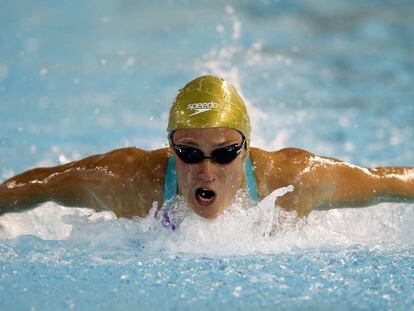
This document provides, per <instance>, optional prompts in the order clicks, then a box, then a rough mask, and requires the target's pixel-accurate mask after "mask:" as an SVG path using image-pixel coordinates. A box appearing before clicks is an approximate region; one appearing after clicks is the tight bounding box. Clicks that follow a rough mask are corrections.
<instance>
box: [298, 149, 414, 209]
mask: <svg viewBox="0 0 414 311" xmlns="http://www.w3.org/2000/svg"><path fill="white" fill-rule="evenodd" d="M307 170H308V171H309V172H308V173H305V174H304V175H306V176H305V177H304V178H303V179H302V182H303V189H300V187H301V186H300V183H299V191H302V194H303V200H304V201H305V202H304V203H305V204H303V206H304V207H305V208H306V209H307V211H306V212H305V213H304V214H306V213H308V212H310V210H311V209H330V208H338V207H363V206H368V205H371V204H374V203H378V202H387V201H393V202H414V168H410V167H378V168H370V169H366V168H361V167H358V166H354V165H351V164H348V163H345V162H342V161H339V160H336V159H331V158H322V157H316V156H313V157H311V158H310V161H309V166H308V168H307Z"/></svg>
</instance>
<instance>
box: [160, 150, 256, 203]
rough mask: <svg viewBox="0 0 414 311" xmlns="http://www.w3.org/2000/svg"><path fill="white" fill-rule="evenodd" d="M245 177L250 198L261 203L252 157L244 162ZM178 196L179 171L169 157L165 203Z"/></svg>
mask: <svg viewBox="0 0 414 311" xmlns="http://www.w3.org/2000/svg"><path fill="white" fill-rule="evenodd" d="M244 176H245V184H246V189H247V192H248V193H249V195H250V198H251V199H252V200H253V201H254V202H255V203H258V202H259V196H258V194H257V187H256V177H255V175H254V170H253V164H252V161H251V159H250V157H247V159H246V161H244ZM176 195H177V170H176V168H175V158H174V157H173V156H172V155H168V162H167V170H166V173H165V180H164V202H167V201H168V200H171V199H173V198H175V196H176Z"/></svg>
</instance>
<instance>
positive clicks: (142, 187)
mask: <svg viewBox="0 0 414 311" xmlns="http://www.w3.org/2000/svg"><path fill="white" fill-rule="evenodd" d="M174 142H175V143H176V144H183V145H187V146H192V147H196V148H199V149H201V150H202V151H203V152H204V154H205V155H206V156H207V155H210V154H211V152H212V150H214V149H216V148H218V147H222V146H227V145H231V144H234V143H240V142H241V135H240V134H239V132H237V131H235V130H232V129H227V128H214V129H200V130H180V131H177V132H176V134H175V135H174ZM246 152H247V151H246V150H243V151H242V154H240V155H239V156H238V157H237V158H236V159H235V160H234V161H233V162H231V163H229V164H226V165H219V164H217V163H213V162H212V161H210V160H204V161H203V162H201V163H199V164H186V163H183V162H182V161H181V160H180V159H178V158H177V178H178V188H179V192H180V193H181V195H182V196H183V197H184V199H185V200H186V201H187V202H188V203H189V204H190V206H191V207H192V208H193V210H194V211H195V212H196V213H197V214H199V215H201V216H203V217H207V218H212V217H216V216H218V215H220V213H222V212H223V210H224V209H225V208H226V207H227V206H228V205H229V204H230V203H231V201H232V200H233V199H234V196H235V193H236V191H237V190H238V189H239V188H240V187H243V183H244V181H243V176H244V172H243V167H242V163H243V159H244V158H245V156H246ZM249 152H250V157H251V159H252V162H253V166H254V168H255V175H256V182H257V187H258V193H259V197H260V198H261V199H262V198H264V197H265V196H267V195H268V194H269V193H271V192H272V191H273V190H275V189H277V188H280V187H284V186H288V185H293V186H294V187H295V189H294V191H293V192H291V193H288V194H286V195H285V196H283V197H281V198H279V199H278V201H277V204H278V205H279V206H281V207H282V208H283V209H285V210H288V211H295V212H296V213H297V214H298V215H299V216H306V215H308V214H309V213H310V212H311V211H312V209H330V208H339V207H344V206H346V207H359V206H367V205H371V204H373V203H375V202H378V201H398V202H412V201H413V200H414V168H411V167H379V168H371V169H366V168H361V167H357V166H354V165H351V164H348V163H345V162H342V161H339V160H336V159H332V158H327V157H319V156H316V155H314V154H312V153H310V152H307V151H304V150H300V149H295V148H285V149H282V150H279V151H275V152H267V151H264V150H261V149H258V148H250V150H249ZM169 153H170V154H172V155H174V156H175V153H174V151H173V150H171V149H169V148H164V149H158V150H153V151H144V150H140V149H138V148H123V149H118V150H114V151H111V152H109V153H106V154H100V155H94V156H91V157H88V158H85V159H83V160H80V161H75V162H71V163H68V164H65V165H60V166H56V167H50V168H36V169H33V170H29V171H27V172H24V173H22V174H20V175H17V176H14V177H12V178H10V179H9V180H6V181H5V182H4V183H3V184H0V214H2V213H6V212H13V211H20V210H25V209H29V208H33V207H35V206H36V205H38V204H40V203H42V202H45V201H55V202H58V203H59V204H62V205H65V206H77V207H89V208H93V209H95V210H102V209H110V210H112V211H114V213H115V214H116V215H117V216H119V217H133V216H144V215H146V214H148V211H149V210H150V208H151V207H152V206H153V204H158V207H160V206H161V205H162V203H163V202H162V201H163V187H164V175H165V169H166V164H167V157H168V154H169ZM200 187H201V188H206V189H210V190H213V191H214V193H215V194H216V196H215V199H214V202H207V203H206V202H203V201H200V198H199V197H198V198H197V196H196V191H197V188H200Z"/></svg>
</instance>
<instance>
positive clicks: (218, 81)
mask: <svg viewBox="0 0 414 311" xmlns="http://www.w3.org/2000/svg"><path fill="white" fill-rule="evenodd" d="M214 127H227V128H232V129H235V130H238V131H239V132H241V133H242V134H243V135H244V137H246V140H247V146H249V143H250V119H249V115H248V114H247V110H246V106H245V104H244V102H243V100H242V98H241V97H240V95H239V94H238V93H237V91H236V89H235V87H234V86H233V85H231V84H230V83H228V82H227V81H225V80H223V79H222V78H219V77H217V76H211V75H208V76H201V77H199V78H196V79H194V80H193V81H191V82H189V83H188V84H186V85H185V86H184V88H182V89H181V90H179V91H178V95H177V97H176V98H175V100H174V102H173V104H172V107H171V110H170V118H169V121H168V129H167V130H168V132H169V133H171V132H172V131H174V130H178V129H204V128H214Z"/></svg>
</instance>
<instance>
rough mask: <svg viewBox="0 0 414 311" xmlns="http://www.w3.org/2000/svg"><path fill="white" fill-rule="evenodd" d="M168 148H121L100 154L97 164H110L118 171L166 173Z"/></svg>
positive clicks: (109, 165)
mask: <svg viewBox="0 0 414 311" xmlns="http://www.w3.org/2000/svg"><path fill="white" fill-rule="evenodd" d="M167 157H168V148H162V149H156V150H149V151H148V150H143V149H139V148H136V147H127V148H120V149H115V150H112V151H109V152H107V153H105V154H102V155H99V156H98V158H97V159H96V161H95V165H96V166H101V165H102V166H108V167H110V168H111V169H112V170H115V171H117V172H123V171H124V172H137V171H144V172H147V173H151V174H155V175H159V174H161V175H162V174H164V172H165V168H166V165H167Z"/></svg>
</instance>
